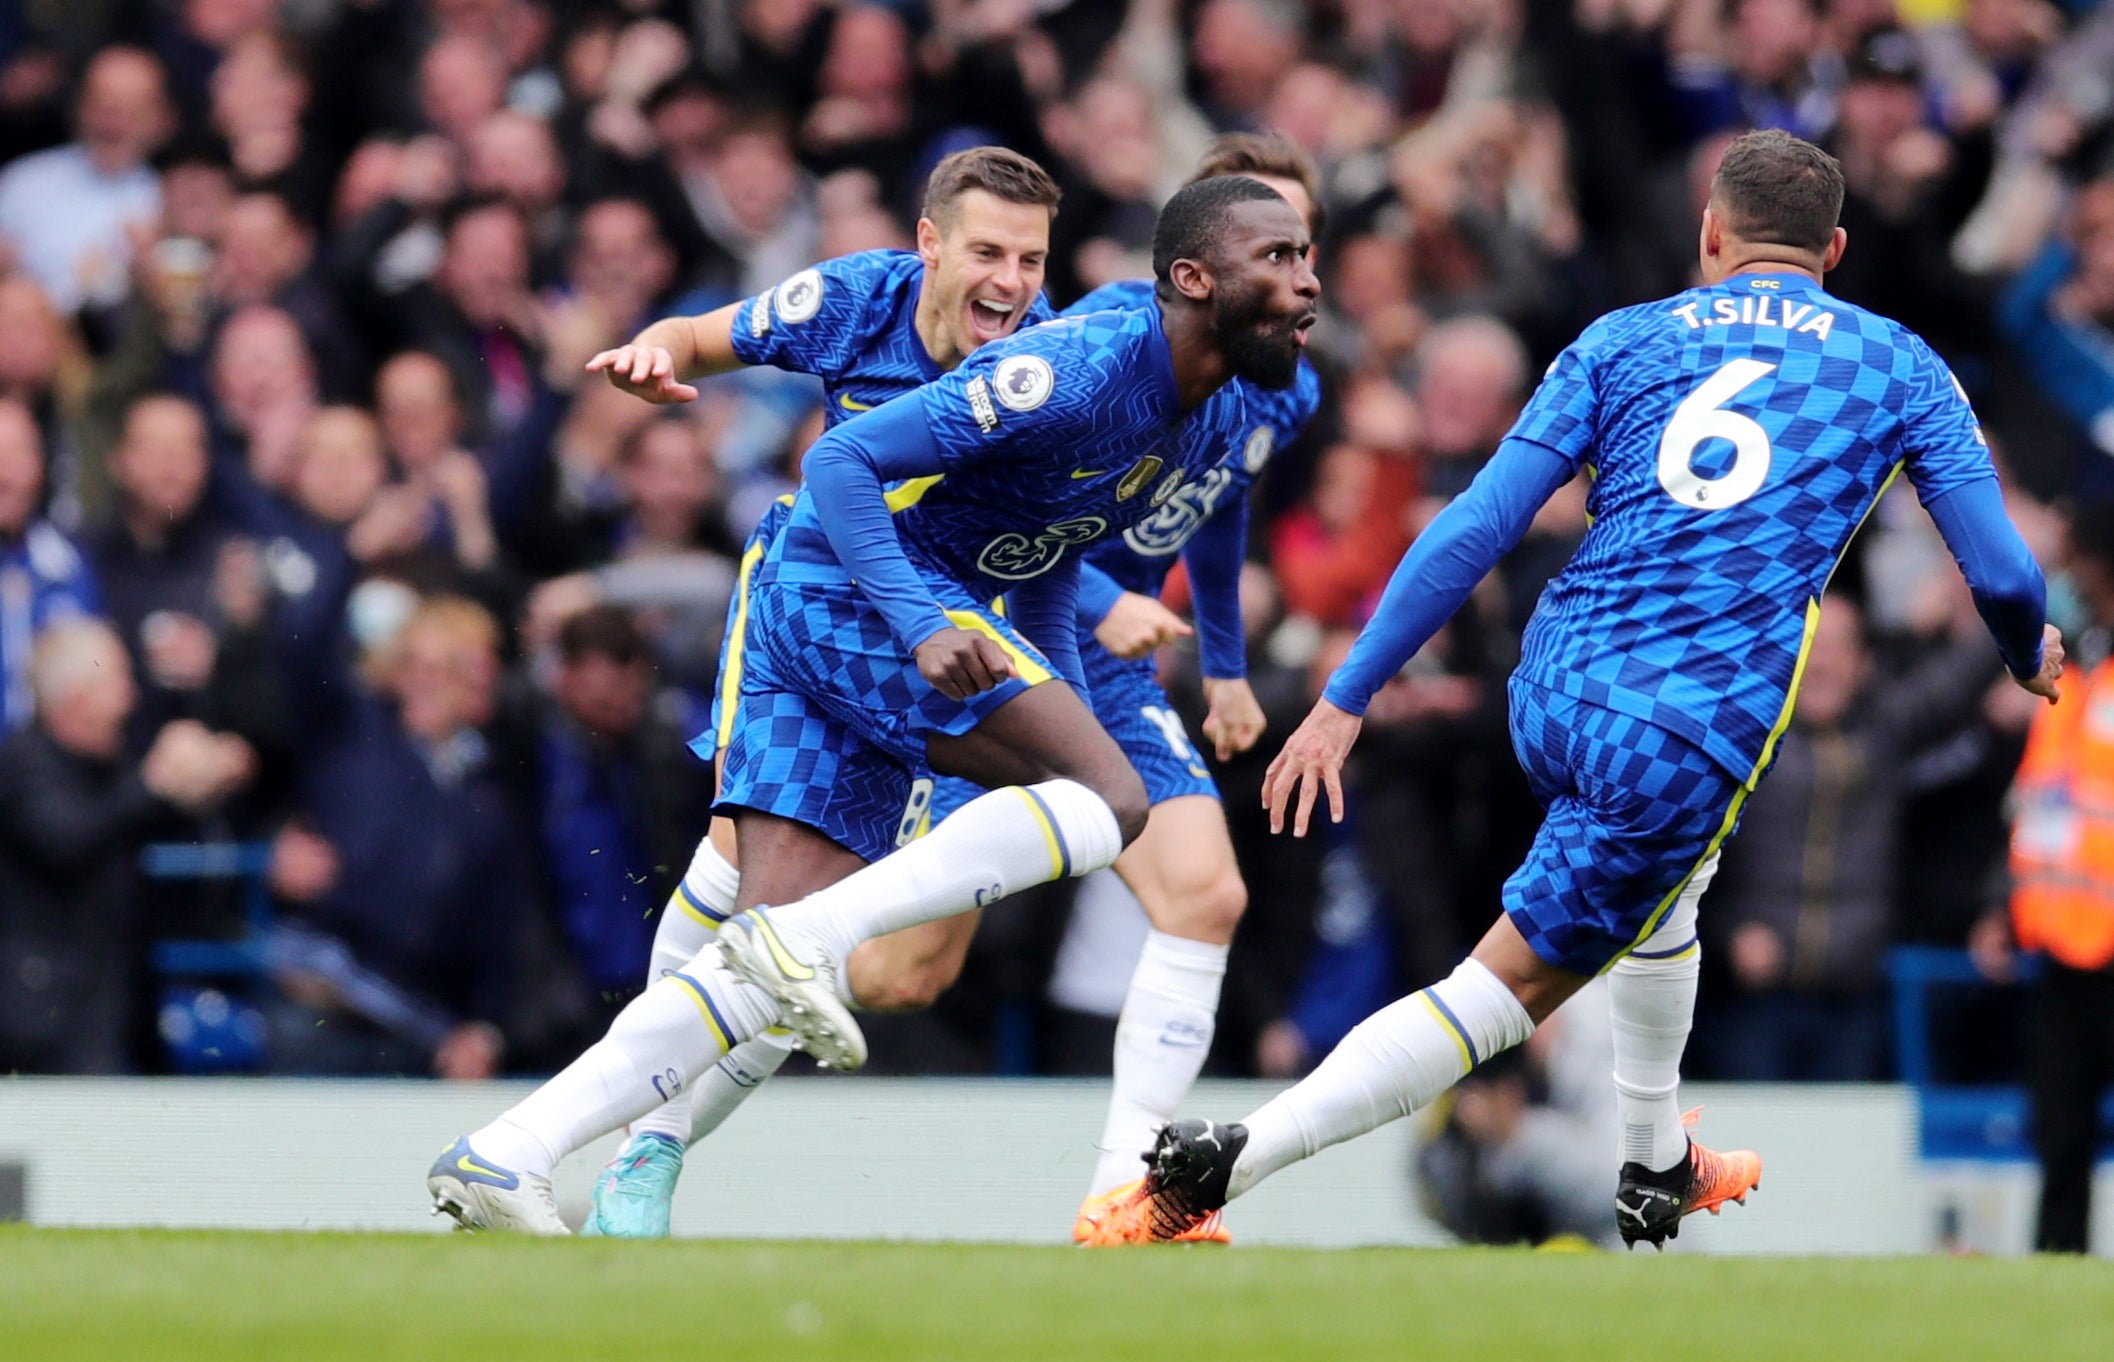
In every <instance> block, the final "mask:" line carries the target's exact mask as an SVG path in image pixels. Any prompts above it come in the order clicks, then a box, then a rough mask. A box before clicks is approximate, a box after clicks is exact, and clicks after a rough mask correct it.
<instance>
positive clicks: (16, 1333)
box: [0, 1228, 2114, 1362]
mask: <svg viewBox="0 0 2114 1362" xmlns="http://www.w3.org/2000/svg"><path fill="white" fill-rule="evenodd" d="M1175 1357H1180V1358H1184V1359H1194V1362H1241V1360H1242V1359H1247V1358H1271V1359H1298V1360H1299V1362H1305V1359H1313V1358H1332V1357H1355V1358H1394V1357H1413V1358H1418V1359H1456V1358H1458V1359H1484V1358H1488V1359H1503V1360H1504V1362H1515V1360H1517V1359H1540V1358H1550V1359H1565V1360H1566V1362H1568V1360H1570V1359H1592V1358H1622V1359H1625V1360H1626V1362H1627V1360H1629V1359H1640V1358H1652V1357H1658V1358H1665V1359H1674V1360H1675V1362H1688V1360H1690V1359H1693V1360H1694V1362H1716V1360H1717V1359H1721V1358H1723V1359H1741V1358H1757V1359H1759V1358H1769V1359H1784V1358H1824V1359H1836V1358H1844V1359H1858V1360H1859V1362H1863V1360H1864V1359H1872V1362H1901V1360H1902V1359H1910V1358H1944V1359H1947V1360H1948V1362H1962V1360H1965V1359H1976V1358H1990V1359H2005V1360H2006V1362H2009V1359H2014V1358H2031V1359H2035V1362H2045V1360H2052V1359H2069V1358H2076V1359H2085V1358H2091V1359H2095V1362H2105V1359H2107V1358H2109V1357H2114V1267H2110V1266H2109V1265H2108V1264H2106V1263H2104V1262H2095V1261H2078V1260H2063V1261H2054V1260H2038V1261H2027V1260H1997V1259H1942V1258H1918V1259H1820V1258H1813V1259H1725V1258H1716V1259H1712V1258H1704V1257H1700V1256H1681V1255H1672V1256H1667V1257H1659V1256H1657V1255H1652V1254H1648V1253H1643V1252H1640V1253H1638V1254H1633V1255H1613V1254H1598V1253H1566V1254H1551V1253H1540V1254H1537V1253H1528V1252H1514V1251H1505V1250H1458V1251H1438V1252H1434V1251H1415V1250H1378V1249H1375V1250H1364V1251H1358V1252H1303V1251H1295V1250H1265V1249H1242V1248H1236V1249H1232V1250H1213V1249H1207V1248H1186V1249H1174V1250H1145V1251H1132V1252H1117V1253H1085V1252H1074V1251H1070V1250H1065V1249H1037V1248H990V1247H981V1246H972V1245H927V1244H823V1243H780V1244H748V1243H742V1244H731V1243H706V1242H671V1243H660V1244H619V1243H609V1242H592V1241H574V1242H568V1243H537V1242H529V1241H523V1240H519V1239H497V1238H489V1237H481V1238H470V1237H467V1236H455V1237H422V1236H383V1235H374V1236H358V1235H296V1234H232V1233H230V1234H205V1233H164V1232H149V1231H139V1232H94V1231H57V1230H29V1229H21V1228H15V1229H4V1230H0V1358H5V1359H7V1362H45V1360H46V1359H58V1358H66V1359H72V1358H83V1359H87V1358H93V1359H97V1360H98V1362H102V1360H103V1359H123V1362H179V1360H181V1359H191V1358H197V1359H211V1362H239V1360H240V1359H248V1358H259V1359H263V1358H269V1359H275V1362H276V1360H277V1359H287V1360H288V1362H330V1360H331V1359H340V1358H342V1359H351V1360H353V1362H395V1359H402V1358H435V1359H448V1360H449V1362H480V1360H481V1359H493V1362H539V1360H540V1359H544V1358H567V1359H575V1358H594V1359H604V1358H607V1359H622V1360H624V1362H633V1360H637V1362H644V1360H645V1359H660V1358H668V1359H681V1362H723V1360H724V1359H739V1358H771V1359H789V1360H790V1359H808V1358H845V1359H860V1362H890V1360H892V1359H905V1360H906V1362H909V1360H911V1359H915V1362H948V1360H949V1359H956V1358H960V1359H976V1360H977V1362H985V1360H986V1359H992V1360H995V1359H1011V1358H1050V1359H1068V1360H1069V1359H1095V1360H1096V1362H1099V1360H1100V1359H1128V1358H1152V1359H1154V1362H1167V1359H1170V1358H1175Z"/></svg>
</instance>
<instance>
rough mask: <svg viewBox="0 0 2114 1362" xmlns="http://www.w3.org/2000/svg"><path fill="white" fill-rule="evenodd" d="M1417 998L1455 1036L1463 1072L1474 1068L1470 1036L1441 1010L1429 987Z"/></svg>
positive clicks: (1432, 1016)
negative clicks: (1465, 1034)
mask: <svg viewBox="0 0 2114 1362" xmlns="http://www.w3.org/2000/svg"><path fill="white" fill-rule="evenodd" d="M1417 999H1418V1001H1419V1002H1422V1003H1423V1004H1424V1010H1425V1011H1426V1012H1429V1013H1430V1014H1431V1019H1432V1020H1433V1021H1435V1022H1437V1023H1438V1024H1439V1025H1440V1026H1442V1027H1444V1028H1445V1029H1446V1034H1447V1035H1449V1036H1452V1037H1453V1043H1454V1044H1455V1045H1457V1046H1459V1047H1460V1051H1461V1072H1462V1073H1464V1074H1465V1073H1467V1072H1468V1071H1469V1070H1470V1069H1473V1068H1474V1067H1475V1052H1474V1051H1473V1050H1471V1049H1469V1048H1468V1037H1466V1036H1464V1035H1462V1034H1461V1028H1460V1027H1458V1026H1455V1025H1454V1024H1453V1023H1452V1022H1450V1021H1448V1020H1447V1019H1446V1014H1445V1013H1444V1012H1441V1011H1440V1010H1439V1004H1438V1000H1437V999H1435V998H1433V997H1432V996H1431V990H1430V989H1428V988H1427V989H1421V990H1419V991H1418V993H1417Z"/></svg>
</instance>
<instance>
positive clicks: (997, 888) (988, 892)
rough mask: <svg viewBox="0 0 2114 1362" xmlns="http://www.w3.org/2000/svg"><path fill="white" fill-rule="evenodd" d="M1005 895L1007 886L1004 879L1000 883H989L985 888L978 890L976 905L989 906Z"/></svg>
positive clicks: (980, 906)
mask: <svg viewBox="0 0 2114 1362" xmlns="http://www.w3.org/2000/svg"><path fill="white" fill-rule="evenodd" d="M1005 896H1006V886H1005V884H1004V882H1003V881H1001V882H1000V883H998V884H993V885H987V886H985V887H984V888H982V889H979V890H977V891H976V906H977V907H979V908H987V907H989V906H990V905H991V904H994V903H996V902H998V901H999V900H1000V899H1002V898H1004V897H1005Z"/></svg>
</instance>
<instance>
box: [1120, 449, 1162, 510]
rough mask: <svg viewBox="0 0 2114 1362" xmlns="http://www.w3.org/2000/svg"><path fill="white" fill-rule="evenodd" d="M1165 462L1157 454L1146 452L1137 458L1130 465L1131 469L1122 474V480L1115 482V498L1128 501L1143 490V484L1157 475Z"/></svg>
mask: <svg viewBox="0 0 2114 1362" xmlns="http://www.w3.org/2000/svg"><path fill="white" fill-rule="evenodd" d="M1166 462H1167V461H1166V460H1165V459H1163V458H1161V457H1160V456H1159V455H1157V454H1147V455H1146V456H1145V457H1144V458H1142V459H1140V460H1138V461H1137V463H1135V464H1133V465H1132V466H1131V470H1130V471H1129V472H1128V473H1125V474H1124V475H1123V481H1121V482H1119V483H1117V484H1116V500H1118V501H1129V500H1130V499H1131V498H1132V497H1134V496H1136V495H1137V494H1138V493H1140V492H1142V491H1144V490H1145V484H1146V483H1148V482H1151V481H1152V480H1153V479H1154V478H1156V477H1158V476H1159V473H1160V469H1161V468H1162V467H1163V466H1165V464H1166Z"/></svg>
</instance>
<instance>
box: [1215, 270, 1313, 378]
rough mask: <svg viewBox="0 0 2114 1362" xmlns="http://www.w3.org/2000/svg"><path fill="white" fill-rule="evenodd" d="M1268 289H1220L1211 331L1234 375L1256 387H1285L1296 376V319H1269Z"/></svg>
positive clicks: (1297, 349)
mask: <svg viewBox="0 0 2114 1362" xmlns="http://www.w3.org/2000/svg"><path fill="white" fill-rule="evenodd" d="M1271 292H1272V290H1270V289H1269V288H1267V287H1264V288H1257V289H1254V290H1252V291H1250V292H1248V293H1245V294H1243V293H1236V292H1234V291H1232V290H1231V289H1227V288H1222V289H1220V290H1219V293H1218V295H1217V297H1216V298H1215V299H1214V300H1213V308H1212V315H1211V331H1212V334H1213V335H1214V336H1215V337H1217V339H1218V345H1219V352H1220V353H1221V354H1223V355H1224V356H1225V357H1226V363H1227V364H1228V365H1229V366H1231V368H1232V369H1233V372H1234V374H1235V375H1236V376H1237V377H1239V378H1241V379H1243V380H1245V381H1246V382H1249V383H1253V384H1254V385H1255V386H1257V387H1258V388H1289V387H1291V386H1292V383H1293V381H1294V380H1295V379H1297V378H1298V377H1299V348H1300V347H1299V327H1298V320H1299V319H1298V318H1291V319H1289V320H1286V321H1282V322H1277V323H1275V324H1272V323H1270V322H1269V321H1268V320H1267V318H1268V317H1269V315H1270V294H1271Z"/></svg>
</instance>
